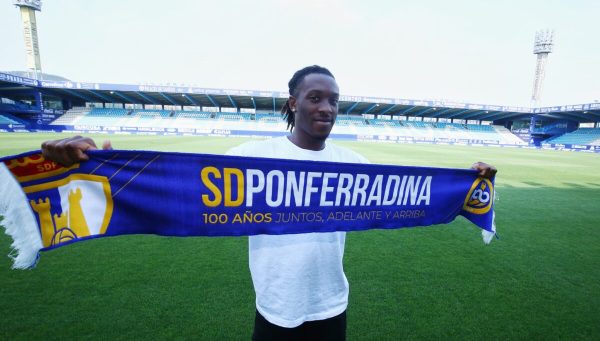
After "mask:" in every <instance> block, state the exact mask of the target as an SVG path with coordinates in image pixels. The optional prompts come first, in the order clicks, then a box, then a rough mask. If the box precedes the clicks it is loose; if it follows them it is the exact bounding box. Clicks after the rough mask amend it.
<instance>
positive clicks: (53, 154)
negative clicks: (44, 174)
mask: <svg viewBox="0 0 600 341" xmlns="http://www.w3.org/2000/svg"><path fill="white" fill-rule="evenodd" d="M95 149H98V147H96V143H95V142H94V140H92V139H91V138H89V137H82V136H75V137H70V138H67V139H62V140H52V141H46V142H44V143H42V154H43V155H44V157H45V158H46V159H48V160H52V161H56V162H58V163H60V164H62V165H64V166H67V167H69V166H71V165H72V164H74V163H78V162H81V161H86V160H88V159H89V157H88V156H87V154H86V152H87V151H88V150H95ZM102 149H112V146H111V144H110V141H108V140H107V141H104V143H103V144H102Z"/></svg>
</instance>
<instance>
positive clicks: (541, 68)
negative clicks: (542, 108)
mask: <svg viewBox="0 0 600 341" xmlns="http://www.w3.org/2000/svg"><path fill="white" fill-rule="evenodd" d="M553 47H554V31H550V30H541V31H537V32H536V33H535V41H534V43H533V54H536V55H537V63H536V66H535V79H534V81H533V93H532V94H531V102H532V104H533V106H537V105H538V104H539V102H540V97H541V95H542V83H543V82H544V76H545V73H546V70H545V68H546V63H547V61H548V55H549V54H550V53H551V52H552V48H553Z"/></svg>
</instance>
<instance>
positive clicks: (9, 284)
mask: <svg viewBox="0 0 600 341" xmlns="http://www.w3.org/2000/svg"><path fill="white" fill-rule="evenodd" d="M68 136H70V135H63V134H55V135H50V134H9V133H6V134H0V156H6V155H11V154H16V153H20V152H24V151H28V150H32V149H38V148H39V145H40V143H41V141H44V140H47V139H53V138H64V137H68ZM94 137H95V139H96V140H97V142H98V143H99V144H101V142H102V140H103V139H106V138H110V139H111V140H112V142H113V146H114V147H115V148H118V149H145V150H160V151H179V152H199V153H213V154H218V153H223V152H225V151H226V150H227V149H228V148H230V147H233V146H235V145H238V144H240V143H242V142H243V141H246V140H247V139H242V138H221V137H183V136H169V137H162V136H124V135H108V136H107V135H101V136H94ZM334 143H336V144H339V145H343V146H346V147H349V148H351V149H353V150H355V151H357V152H359V153H361V154H362V155H364V156H365V157H367V158H368V159H369V160H370V161H371V162H373V163H382V164H398V165H418V166H433V167H435V166H438V167H455V168H468V167H469V166H470V165H471V164H472V163H473V162H475V161H484V162H487V163H490V164H493V165H495V166H496V167H497V168H498V170H499V172H498V175H497V178H496V191H497V197H498V201H497V202H496V206H495V209H496V224H497V229H498V234H499V237H500V239H498V240H493V241H492V243H491V245H488V246H486V245H484V244H483V242H482V240H481V236H480V233H479V229H478V228H476V227H475V226H474V225H472V224H470V223H469V222H467V221H466V220H465V219H463V218H458V219H457V220H456V221H454V222H453V223H451V224H448V225H437V226H434V227H428V228H411V229H399V230H370V231H364V232H351V233H348V235H347V241H346V253H345V257H344V267H345V271H346V275H347V277H348V281H349V282H350V304H349V307H348V339H349V340H399V339H456V340H484V339H502V340H505V339H521V340H530V339H567V340H598V339H600V171H599V170H600V155H599V154H587V153H575V152H561V151H546V150H529V149H517V148H491V147H469V146H440V145H416V144H415V145H412V144H384V143H369V142H350V141H335V142H334ZM1 224H2V223H1V222H0V225H1ZM10 243H11V239H10V238H9V237H8V236H6V235H5V234H4V233H0V314H1V316H2V320H3V321H2V324H1V326H0V339H2V340H4V339H7V340H8V339H10V340H15V339H20V340H32V339H36V340H41V339H44V340H47V339H63V340H66V339H83V338H85V339H200V340H248V339H250V336H251V333H252V326H253V319H254V311H255V308H254V293H253V289H252V283H251V279H250V273H249V270H248V255H247V252H248V247H247V238H234V237H222V238H209V237H195V238H168V237H158V236H151V235H139V236H120V237H116V238H114V237H113V238H99V239H95V240H90V241H84V242H80V243H75V244H73V245H69V246H65V247H62V248H58V249H56V250H53V251H49V252H44V253H42V255H41V258H40V261H39V263H38V265H37V267H36V268H35V269H33V270H26V271H21V270H11V269H10V266H11V261H10V259H9V258H8V257H6V256H4V255H7V254H8V253H9V252H10V247H9V246H10ZM315 266H318V264H316V265H315Z"/></svg>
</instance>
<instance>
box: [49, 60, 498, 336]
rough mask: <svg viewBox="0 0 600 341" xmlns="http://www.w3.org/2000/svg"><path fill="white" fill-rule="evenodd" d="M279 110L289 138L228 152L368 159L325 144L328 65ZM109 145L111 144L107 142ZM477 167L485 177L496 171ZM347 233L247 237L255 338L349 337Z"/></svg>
mask: <svg viewBox="0 0 600 341" xmlns="http://www.w3.org/2000/svg"><path fill="white" fill-rule="evenodd" d="M288 86H289V94H290V96H289V99H288V101H287V102H286V104H285V106H284V107H283V109H282V113H283V114H284V116H285V118H286V119H287V122H288V128H290V129H291V134H290V135H289V136H285V137H280V138H274V139H271V140H265V141H259V142H248V143H245V144H243V145H241V146H238V147H235V148H233V149H231V150H230V151H229V152H228V154H230V155H239V156H254V157H270V158H287V159H298V160H312V161H334V162H350V163H368V161H367V160H366V159H365V158H364V157H362V156H360V155H358V154H356V153H355V152H353V151H351V150H349V149H346V148H342V147H338V146H335V145H333V144H329V143H326V140H327V138H328V137H329V134H330V132H331V129H332V128H333V125H334V123H335V119H336V116H337V114H338V100H339V88H338V85H337V83H336V81H335V78H334V77H333V75H332V74H331V72H329V70H327V69H325V68H322V67H320V66H316V65H314V66H309V67H306V68H304V69H301V70H299V71H297V72H296V73H295V74H294V76H293V77H292V79H291V80H290V81H289V83H288ZM103 148H104V149H109V148H110V143H105V145H104V146H103ZM92 149H96V145H95V144H94V142H93V141H92V140H91V139H88V138H82V137H75V138H71V139H65V140H58V141H48V142H45V143H44V144H43V145H42V150H43V152H44V155H45V156H46V157H47V158H49V159H52V160H55V161H57V162H60V163H62V164H65V165H70V164H72V163H75V162H79V161H83V160H87V155H86V154H85V152H86V151H88V150H92ZM472 168H474V169H476V170H478V171H479V174H480V175H481V176H484V177H492V176H493V175H494V174H495V173H496V169H495V168H494V167H491V166H489V165H487V164H484V163H475V164H474V165H473V166H472ZM345 237H346V234H345V232H331V233H307V234H296V235H277V236H271V235H259V236H251V237H249V260H250V272H251V275H252V281H253V284H254V289H255V292H256V317H255V325H254V333H253V336H252V338H253V339H254V340H280V339H288V340H304V339H311V340H344V339H345V337H346V307H347V305H348V281H347V280H346V276H345V274H344V270H343V262H342V261H343V255H344V245H345Z"/></svg>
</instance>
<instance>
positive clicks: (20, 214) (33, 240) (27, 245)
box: [0, 162, 43, 269]
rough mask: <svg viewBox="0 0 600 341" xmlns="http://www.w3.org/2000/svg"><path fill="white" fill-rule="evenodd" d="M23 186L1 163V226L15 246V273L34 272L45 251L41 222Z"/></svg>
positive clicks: (12, 246) (12, 253)
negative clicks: (40, 229)
mask: <svg viewBox="0 0 600 341" xmlns="http://www.w3.org/2000/svg"><path fill="white" fill-rule="evenodd" d="M27 202H28V200H27V197H26V196H25V193H23V190H22V189H21V186H19V184H18V183H17V181H16V180H15V178H13V176H12V174H11V173H10V171H9V170H8V169H7V168H6V166H5V165H4V163H2V162H0V216H3V217H4V219H3V220H1V221H0V225H1V226H3V227H4V229H5V233H6V234H7V235H9V236H10V237H11V238H12V240H13V243H12V244H11V251H10V253H9V255H8V256H9V257H10V258H11V259H12V260H13V265H12V268H13V269H31V268H33V267H35V264H36V263H37V260H38V258H39V251H40V249H41V248H42V247H43V245H42V238H41V236H40V232H39V230H38V228H37V222H36V219H35V217H34V216H33V212H32V211H31V208H30V207H29V205H28V204H27Z"/></svg>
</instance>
